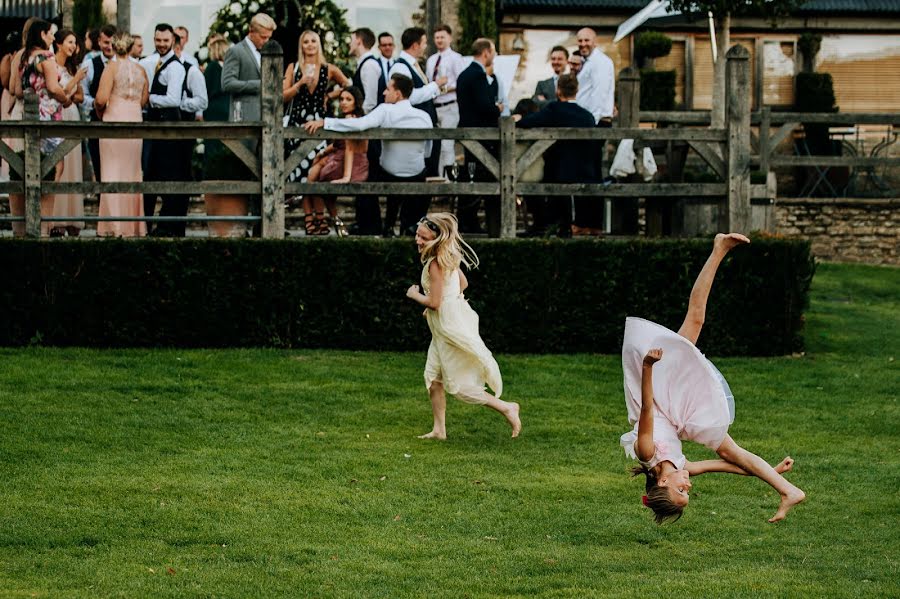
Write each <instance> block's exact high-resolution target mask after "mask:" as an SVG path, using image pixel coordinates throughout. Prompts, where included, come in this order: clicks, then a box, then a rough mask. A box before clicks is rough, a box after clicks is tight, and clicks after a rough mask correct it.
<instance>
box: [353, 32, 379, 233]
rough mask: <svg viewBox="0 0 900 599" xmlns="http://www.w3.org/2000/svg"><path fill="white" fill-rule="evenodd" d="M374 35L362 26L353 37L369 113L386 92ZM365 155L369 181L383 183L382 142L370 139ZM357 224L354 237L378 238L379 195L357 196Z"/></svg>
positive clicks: (357, 77)
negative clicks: (381, 169) (380, 162)
mask: <svg viewBox="0 0 900 599" xmlns="http://www.w3.org/2000/svg"><path fill="white" fill-rule="evenodd" d="M374 46H375V33H374V32H373V31H372V30H371V29H369V28H367V27H362V28H360V29H357V30H356V31H354V32H353V34H352V37H351V38H350V54H352V55H353V56H355V57H356V72H355V73H354V74H353V85H355V86H356V87H358V88H359V89H361V90H362V92H363V105H362V108H363V112H365V113H366V114H368V113H370V112H372V110H373V109H374V108H375V107H376V106H378V105H379V104H381V103H382V102H383V101H384V90H385V89H387V81H386V80H385V72H384V69H382V68H381V67H382V65H381V61H380V60H379V57H378V56H377V55H376V54H375V49H374ZM366 156H367V158H368V159H369V179H368V180H369V181H380V180H381V177H380V174H381V173H380V172H379V169H380V168H381V167H380V166H379V159H380V157H381V141H380V140H376V139H372V140H369V146H368V150H367V151H366ZM355 204H356V224H355V225H353V226H352V227H350V233H351V234H352V235H378V234H379V233H381V208H380V207H379V206H378V197H377V196H357V197H356V200H355Z"/></svg>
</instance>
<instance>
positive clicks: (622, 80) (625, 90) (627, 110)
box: [599, 67, 643, 234]
mask: <svg viewBox="0 0 900 599" xmlns="http://www.w3.org/2000/svg"><path fill="white" fill-rule="evenodd" d="M618 88H619V123H618V126H619V127H620V128H629V129H637V128H638V126H639V125H640V122H641V73H640V71H638V70H637V69H635V68H632V67H626V68H624V69H622V70H621V71H619V85H618ZM642 148H643V143H642V142H638V141H635V146H634V153H635V155H636V156H640V155H641V154H640V152H641V150H642ZM601 151H602V152H603V154H604V155H603V159H604V162H606V141H604V142H603V148H602V149H601ZM599 176H600V177H601V178H602V177H603V173H599ZM639 201H640V200H639V198H617V199H616V200H615V202H610V200H608V199H605V200H604V201H603V204H604V208H605V212H606V214H605V219H604V220H605V222H606V232H607V233H611V232H613V231H615V232H617V233H626V234H636V233H638V203H639ZM613 225H615V226H613Z"/></svg>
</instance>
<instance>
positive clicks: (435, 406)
mask: <svg viewBox="0 0 900 599" xmlns="http://www.w3.org/2000/svg"><path fill="white" fill-rule="evenodd" d="M428 395H429V396H430V397H431V414H432V416H433V417H434V426H433V427H432V429H431V432H430V433H427V434H424V435H419V438H420V439H438V440H441V441H443V440H445V439H446V438H447V423H446V415H447V396H446V395H445V394H444V385H443V383H440V382H438V381H435V382H433V383H431V387H430V388H429V389H428Z"/></svg>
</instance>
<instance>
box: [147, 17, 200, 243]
mask: <svg viewBox="0 0 900 599" xmlns="http://www.w3.org/2000/svg"><path fill="white" fill-rule="evenodd" d="M153 44H154V45H155V46H156V54H152V55H150V56H148V57H147V58H145V59H144V60H143V61H141V66H143V67H144V69H145V70H146V71H147V74H148V76H149V77H150V102H149V104H148V105H147V115H146V120H147V121H150V122H158V123H159V122H163V123H165V122H178V121H180V120H181V101H182V97H183V94H184V79H185V72H184V65H182V63H181V61H180V60H178V56H177V55H176V54H175V31H174V30H173V29H172V26H171V25H169V24H168V23H160V24H158V25H157V26H156V29H155V31H154V33H153ZM154 60H155V64H154ZM144 143H148V142H146V141H145V142H144ZM149 143H150V149H149V151H148V153H147V170H146V172H144V180H145V181H189V180H190V178H191V163H190V160H185V152H184V146H185V144H184V140H169V139H154V140H150V141H149ZM158 195H159V196H160V197H161V198H162V208H161V209H160V212H159V215H160V216H185V215H187V209H188V196H187V194H183V193H179V194H158ZM156 198H157V194H152V193H145V194H144V215H145V216H153V215H154V214H155V212H156ZM147 229H148V230H149V229H150V224H149V223H148V226H147ZM184 233H185V223H184V222H162V223H159V224H158V225H157V226H156V227H155V228H154V229H153V230H152V231H151V233H150V235H154V236H160V237H166V236H172V237H184Z"/></svg>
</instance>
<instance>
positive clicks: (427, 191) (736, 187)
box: [0, 42, 900, 238]
mask: <svg viewBox="0 0 900 599" xmlns="http://www.w3.org/2000/svg"><path fill="white" fill-rule="evenodd" d="M727 60H728V64H727V69H726V73H727V94H726V97H727V110H726V115H727V120H726V123H725V126H724V127H723V128H719V129H713V128H710V127H709V114H708V113H703V112H646V111H645V112H642V111H640V109H639V106H640V76H639V73H638V72H637V70H635V69H631V68H627V69H624V70H623V71H622V72H621V73H620V76H619V80H618V86H617V95H618V106H619V115H618V119H617V125H618V126H617V127H615V128H613V129H574V128H555V129H516V127H515V123H514V122H513V120H512V119H511V118H503V119H501V120H500V122H499V127H497V128H485V129H380V130H370V131H366V132H362V133H333V132H327V131H319V132H317V133H316V134H314V135H309V134H307V133H306V132H305V131H304V130H303V129H302V128H299V127H288V128H285V127H283V126H282V116H283V108H284V107H283V103H282V70H281V65H282V51H281V47H280V46H279V45H278V44H277V43H275V42H270V43H269V44H267V45H266V46H265V47H264V48H263V50H262V68H261V114H262V118H261V120H260V121H257V122H238V123H221V122H195V123H79V122H47V121H38V120H37V115H36V106H35V105H34V103H33V100H30V101H27V102H26V118H25V120H23V121H21V122H9V121H5V122H2V123H0V136H2V137H4V138H16V137H17V138H21V139H23V140H24V158H22V157H20V156H19V155H17V154H15V153H13V151H12V150H11V149H10V148H9V146H7V145H6V144H5V143H0V157H2V158H3V159H5V160H7V161H8V162H9V165H10V169H11V171H14V172H15V173H17V174H18V175H19V177H20V178H21V179H22V180H21V181H11V182H8V183H0V192H6V193H10V194H22V195H24V198H25V206H26V209H25V214H24V217H3V218H0V220H6V221H10V220H19V221H21V220H24V221H25V230H26V234H27V235H29V236H32V237H38V236H40V231H41V227H40V223H41V214H40V198H41V195H42V194H55V193H82V194H99V193H116V192H119V193H153V194H167V193H188V194H203V193H210V194H213V193H214V194H247V195H258V196H259V197H260V198H261V200H260V208H259V210H258V211H255V212H257V215H255V216H235V217H221V216H213V217H210V216H194V215H191V216H188V217H183V218H182V217H147V218H143V217H141V218H137V217H135V218H132V219H131V220H146V221H148V222H151V223H152V222H162V221H170V220H188V221H219V220H237V221H258V222H261V224H262V227H261V231H262V235H263V236H264V237H269V238H281V237H283V235H284V229H285V214H284V202H283V200H284V197H285V194H289V195H297V194H320V195H361V194H366V195H394V194H397V195H426V196H498V197H499V201H500V207H501V230H500V235H501V237H514V236H515V224H516V221H515V218H516V216H515V215H516V211H515V206H516V202H515V199H516V196H518V195H575V196H579V195H581V196H595V197H603V198H610V199H611V200H612V201H613V202H615V201H616V200H617V199H618V198H638V197H645V198H649V197H671V198H685V197H687V198H695V199H698V200H699V201H701V202H708V203H717V204H721V205H722V206H723V207H724V208H725V209H724V210H720V211H719V214H720V223H719V226H720V227H722V228H723V229H732V230H747V229H749V226H750V205H751V195H752V191H751V186H750V169H751V166H752V165H754V164H758V165H760V166H762V167H763V168H764V169H768V168H771V167H773V166H783V165H803V164H811V163H813V162H815V164H830V163H835V164H837V163H840V164H858V165H869V164H891V165H893V164H898V163H900V159H898V158H878V159H872V158H859V157H856V158H850V157H809V156H806V157H794V156H779V155H776V154H773V148H775V146H777V145H778V143H779V141H780V140H781V139H784V136H785V135H788V134H789V132H790V131H791V130H792V128H793V127H794V124H795V123H799V122H820V120H821V121H823V122H830V123H834V122H854V123H861V122H870V121H871V122H875V121H877V122H880V123H883V122H886V121H887V122H891V123H897V122H900V115H896V114H895V115H887V116H886V115H840V114H829V115H808V114H788V113H772V112H769V111H768V110H763V111H761V112H759V113H751V111H750V93H749V91H748V90H749V89H750V64H749V54H748V52H747V50H746V49H744V48H742V47H740V46H735V47H733V48H732V49H731V50H730V51H729V52H728V55H727ZM647 121H655V122H666V123H670V124H675V125H681V126H675V127H667V128H641V126H640V125H641V123H642V122H647ZM752 123H758V124H759V125H760V129H761V130H762V131H765V132H768V131H769V130H770V128H771V127H775V126H780V128H779V129H778V131H776V133H775V134H774V135H772V136H769V135H768V133H766V135H762V136H761V137H762V141H761V145H760V147H761V148H762V150H761V151H760V152H759V153H758V154H756V155H752V152H751V124H752ZM688 125H698V126H700V127H701V128H689V127H687V126H688ZM46 137H57V138H63V139H64V141H63V143H62V145H61V146H60V147H59V148H57V149H56V150H55V151H54V152H53V153H52V154H51V155H49V156H43V157H42V156H41V153H40V140H41V138H46ZM87 138H119V139H123V138H125V139H132V138H142V139H150V140H152V139H169V140H173V139H189V140H193V139H198V138H201V139H221V140H222V142H223V143H224V144H225V145H226V146H227V147H228V148H229V149H230V150H231V151H232V152H233V153H234V154H235V156H237V158H238V159H240V160H241V162H243V163H244V164H245V165H246V166H247V168H248V169H249V171H250V172H251V173H252V174H253V177H254V178H253V179H252V180H244V181H223V180H205V181H176V182H151V181H145V182H127V183H126V182H78V183H63V182H49V181H44V180H43V177H44V176H46V175H47V174H48V173H50V172H52V170H53V168H54V165H55V164H56V163H57V162H59V161H60V160H61V159H62V158H63V157H64V156H65V155H66V154H67V153H68V152H69V151H70V150H71V149H72V148H74V147H75V146H77V145H78V144H79V143H81V140H83V139H87ZM285 139H297V140H301V143H300V144H299V146H298V147H297V148H296V149H295V150H294V151H293V153H292V154H291V155H289V156H288V157H287V158H285V156H284V140H285ZM324 139H382V140H425V139H431V140H437V139H454V140H457V141H458V142H459V143H461V144H462V145H463V146H464V147H465V148H466V149H467V150H468V151H469V152H470V153H471V154H472V155H473V156H475V158H476V159H477V160H478V161H479V162H480V163H481V164H482V165H483V166H484V167H485V169H486V170H487V172H489V173H491V174H492V175H493V176H494V177H495V178H496V181H491V182H476V183H462V182H460V183H449V182H448V183H431V182H427V183H383V182H364V183H347V184H333V183H309V182H306V183H299V182H288V181H287V174H288V173H290V172H291V171H292V170H293V169H294V168H295V167H296V166H297V165H298V164H299V163H300V161H301V160H302V159H303V158H304V157H306V156H307V155H308V153H309V151H310V150H311V149H313V148H314V147H316V146H317V145H318V144H319V143H321V141H322V140H324ZM621 139H633V140H635V144H636V147H639V146H641V145H644V144H654V143H657V142H669V141H671V142H678V143H681V144H686V145H688V146H689V147H690V148H691V149H692V150H693V151H694V152H695V153H696V154H697V155H699V156H700V157H701V158H702V160H703V161H704V162H705V163H706V164H708V165H709V167H710V168H711V170H712V171H713V172H715V173H716V175H717V176H718V178H719V179H720V182H718V183H613V184H608V185H604V184H600V183H568V184H548V183H534V182H524V181H521V180H520V179H521V177H522V175H523V173H524V172H525V171H526V169H527V168H528V167H529V166H530V165H531V164H532V163H533V162H534V161H535V160H537V159H538V158H540V156H541V155H542V154H543V153H544V152H545V151H546V150H547V149H548V148H549V147H550V146H551V145H553V143H555V142H556V141H559V140H598V141H599V140H611V141H616V140H621ZM483 142H493V144H491V145H494V146H496V147H499V151H498V152H497V154H496V155H494V154H492V153H491V152H490V151H488V149H486V148H485V146H484V145H483ZM523 142H524V143H527V144H530V145H529V147H528V149H527V150H526V151H525V152H524V153H522V154H521V155H520V156H519V157H518V158H516V155H517V151H516V146H517V144H522V143H523ZM248 147H256V148H257V151H256V152H253V151H251V150H249V149H248ZM586 159H594V157H586ZM44 220H52V219H51V218H47V217H45V218H44ZM56 220H71V217H66V218H65V219H63V218H58V219H56ZM78 220H84V221H88V222H91V221H93V222H97V221H103V220H123V219H118V218H111V217H95V216H85V217H78Z"/></svg>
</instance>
